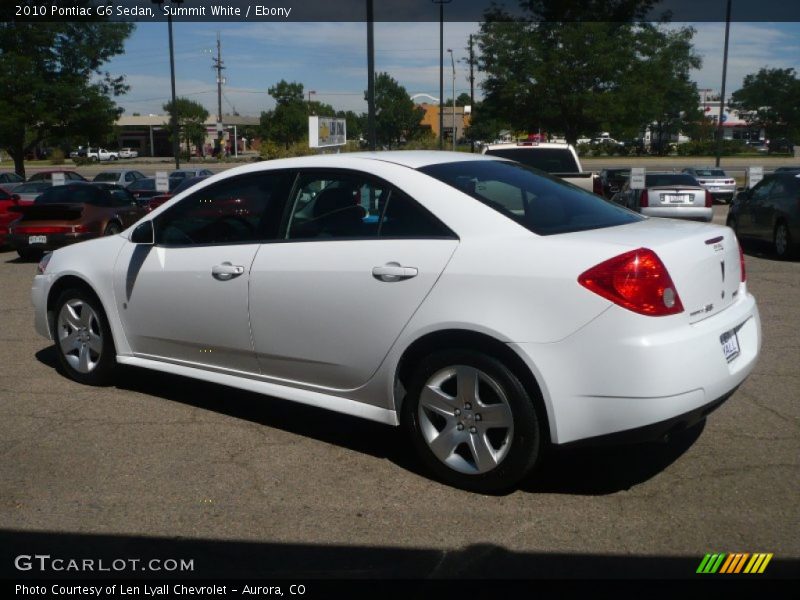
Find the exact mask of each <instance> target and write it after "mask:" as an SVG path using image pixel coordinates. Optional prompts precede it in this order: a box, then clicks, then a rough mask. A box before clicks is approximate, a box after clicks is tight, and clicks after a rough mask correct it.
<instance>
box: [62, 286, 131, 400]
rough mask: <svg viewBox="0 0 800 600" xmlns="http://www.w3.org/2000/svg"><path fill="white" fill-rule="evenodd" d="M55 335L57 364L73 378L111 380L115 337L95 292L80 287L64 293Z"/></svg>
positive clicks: (98, 382) (87, 381) (94, 381)
mask: <svg viewBox="0 0 800 600" xmlns="http://www.w3.org/2000/svg"><path fill="white" fill-rule="evenodd" d="M87 308H88V310H89V312H85V311H86V309H87ZM98 338H99V340H100V343H99V347H98V345H97V339H98ZM53 339H54V340H55V345H56V355H57V356H58V364H59V366H60V367H61V370H62V372H63V373H64V374H66V375H67V376H68V377H69V378H70V379H73V380H75V381H77V382H78V383H83V384H86V385H98V386H102V385H108V384H109V383H111V381H112V380H113V376H114V370H115V367H116V350H115V348H114V339H113V337H112V335H111V328H110V327H109V326H108V318H107V317H106V313H105V311H104V310H103V307H102V305H101V304H100V301H99V300H98V299H97V297H96V296H95V295H94V294H93V293H91V292H89V291H88V290H86V289H83V288H79V287H78V288H69V289H66V290H64V291H63V292H62V293H61V295H60V296H59V297H58V299H57V300H56V304H55V321H54V324H53ZM84 357H85V358H84Z"/></svg>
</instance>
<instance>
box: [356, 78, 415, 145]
mask: <svg viewBox="0 0 800 600" xmlns="http://www.w3.org/2000/svg"><path fill="white" fill-rule="evenodd" d="M364 99H365V100H366V99H367V94H366V92H364ZM424 115H425V109H423V108H421V107H418V106H416V105H415V104H414V101H413V100H412V99H411V98H410V97H409V95H408V92H407V91H406V89H405V88H404V87H403V86H402V85H400V84H399V83H398V82H397V81H395V80H394V79H393V78H392V77H391V76H390V75H389V74H388V73H379V74H378V75H377V76H376V77H375V137H376V138H377V142H378V144H379V145H384V146H388V147H389V148H391V147H393V146H397V145H399V144H400V141H401V140H402V139H405V140H412V139H415V138H417V137H419V136H421V135H422V134H423V128H422V127H421V125H420V124H421V122H422V118H423V116H424Z"/></svg>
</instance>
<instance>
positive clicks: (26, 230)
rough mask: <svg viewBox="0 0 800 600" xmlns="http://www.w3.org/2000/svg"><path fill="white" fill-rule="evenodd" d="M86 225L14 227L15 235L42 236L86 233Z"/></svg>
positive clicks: (87, 227)
mask: <svg viewBox="0 0 800 600" xmlns="http://www.w3.org/2000/svg"><path fill="white" fill-rule="evenodd" d="M87 231H89V226H88V225H17V226H15V227H14V233H15V234H16V235H42V234H53V233H86V232H87Z"/></svg>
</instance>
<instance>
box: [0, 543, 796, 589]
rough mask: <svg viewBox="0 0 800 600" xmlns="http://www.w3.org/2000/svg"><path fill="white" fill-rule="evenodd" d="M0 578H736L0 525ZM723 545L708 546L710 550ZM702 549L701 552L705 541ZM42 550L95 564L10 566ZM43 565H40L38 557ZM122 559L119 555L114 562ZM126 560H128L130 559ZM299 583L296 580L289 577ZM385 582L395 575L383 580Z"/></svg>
mask: <svg viewBox="0 0 800 600" xmlns="http://www.w3.org/2000/svg"><path fill="white" fill-rule="evenodd" d="M0 546H1V547H2V550H0V564H1V565H2V567H0V577H2V578H4V579H7V578H12V577H13V578H14V579H54V578H58V579H60V580H63V579H72V580H77V579H81V578H92V579H105V578H109V577H111V578H121V577H124V578H125V579H131V578H136V579H143V580H144V579H152V578H172V579H175V578H177V579H200V578H206V579H207V578H214V577H219V578H222V577H225V578H245V577H247V578H267V577H269V578H287V579H288V578H296V579H297V578H350V579H363V578H380V579H429V578H434V579H436V578H443V579H447V578H458V579H463V578H468V579H470V580H472V581H474V580H477V579H484V578H488V579H494V580H498V579H536V578H545V579H554V578H586V577H591V578H643V577H659V578H693V579H695V580H697V579H698V578H701V577H706V578H712V579H713V578H714V577H717V583H719V579H727V578H729V577H736V576H735V575H734V576H722V577H719V576H715V575H710V574H709V575H697V574H696V570H697V568H698V566H699V565H700V562H701V560H702V559H703V555H702V554H698V555H697V556H624V555H597V554H588V553H586V554H578V553H571V554H569V553H563V554H560V553H548V552H514V551H511V550H508V549H506V548H503V547H502V546H496V545H491V544H477V545H469V546H466V547H464V548H461V549H457V550H441V549H433V548H413V549H408V548H399V547H388V546H378V547H375V546H335V545H322V544H319V545H318V544H292V543H272V542H240V541H220V540H209V539H170V538H148V537H143V536H123V535H92V534H77V533H62V532H25V531H15V530H0ZM725 550H728V551H732V550H730V549H713V548H711V549H708V550H707V551H708V552H714V551H725ZM703 551H706V550H705V549H704V550H703ZM20 555H22V556H23V557H26V556H30V557H32V556H35V555H49V556H50V559H55V558H60V559H65V563H64V564H66V561H68V560H69V559H71V558H75V559H83V558H91V559H94V560H95V563H94V564H95V570H94V571H86V572H74V571H71V572H65V571H54V570H52V569H46V570H42V568H41V565H42V561H36V560H31V561H30V563H31V568H30V569H29V570H18V569H17V568H16V567H15V562H17V563H18V564H20V565H22V566H23V567H24V566H25V565H26V564H27V560H26V559H25V558H23V559H21V561H22V562H20V561H17V560H16V559H17V557H18V556H20ZM100 559H102V560H103V561H104V563H105V565H106V566H108V565H110V564H111V563H112V561H115V560H120V559H122V560H123V561H125V562H128V561H130V560H131V559H139V560H140V561H141V562H140V563H139V564H138V566H137V567H136V568H135V569H130V568H129V567H127V568H125V569H122V570H119V571H113V570H112V571H110V572H98V571H97V570H96V565H97V561H98V560H100ZM153 559H157V560H159V561H161V562H160V563H159V565H160V564H166V560H167V559H173V560H175V561H177V562H178V563H180V561H181V559H183V560H184V561H192V564H193V570H191V571H189V570H184V571H182V572H180V571H173V572H165V571H164V570H161V571H158V572H153V571H145V570H143V568H145V567H144V565H149V564H150V561H151V560H153ZM44 562H45V566H47V564H49V563H47V562H46V561H44ZM118 564H120V565H122V563H118ZM128 564H130V563H128ZM798 575H800V561H798V560H795V559H782V558H781V557H779V556H776V557H774V558H773V559H772V560H771V562H770V563H769V565H768V567H767V569H766V570H765V572H764V574H763V575H760V576H753V575H741V576H740V577H742V581H737V585H738V584H740V583H744V580H747V579H750V580H752V579H753V578H754V577H756V578H758V579H759V580H760V582H762V583H763V581H764V579H768V578H783V577H797V576H798ZM295 583H297V582H295ZM386 583H388V584H392V585H394V584H396V583H397V582H392V581H387V582H386ZM370 595H371V596H373V597H375V596H374V594H370Z"/></svg>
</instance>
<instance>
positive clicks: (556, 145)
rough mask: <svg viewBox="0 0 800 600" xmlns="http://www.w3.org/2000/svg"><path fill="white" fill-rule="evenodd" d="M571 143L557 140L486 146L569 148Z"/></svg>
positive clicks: (487, 146) (490, 145) (488, 145)
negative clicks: (562, 142) (557, 141)
mask: <svg viewBox="0 0 800 600" xmlns="http://www.w3.org/2000/svg"><path fill="white" fill-rule="evenodd" d="M569 147H570V145H569V144H559V143H556V142H508V143H504V144H486V146H484V148H486V149H487V150H501V149H509V148H528V149H530V148H553V149H563V148H569Z"/></svg>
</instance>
